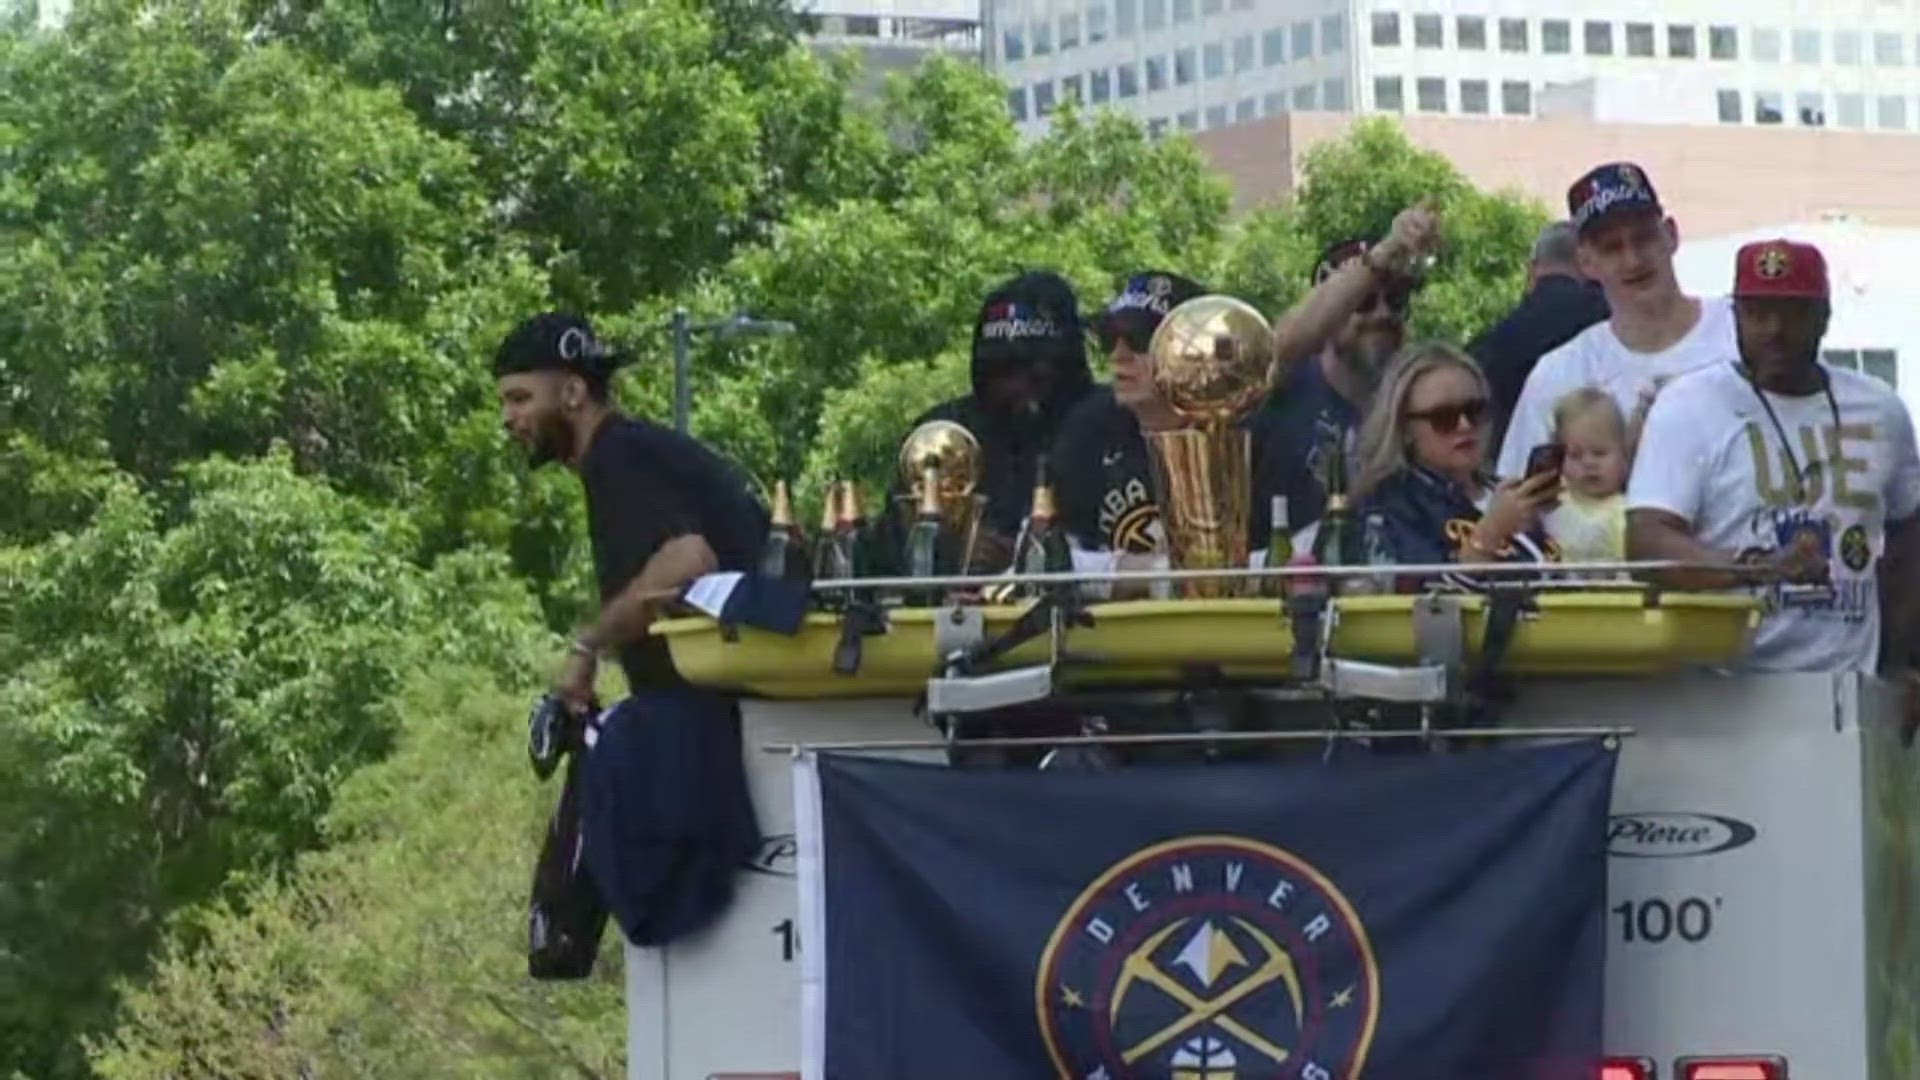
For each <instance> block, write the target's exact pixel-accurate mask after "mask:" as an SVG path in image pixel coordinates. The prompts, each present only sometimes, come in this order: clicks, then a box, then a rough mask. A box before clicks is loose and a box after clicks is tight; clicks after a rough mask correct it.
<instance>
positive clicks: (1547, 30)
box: [1540, 19, 1573, 55]
mask: <svg viewBox="0 0 1920 1080" xmlns="http://www.w3.org/2000/svg"><path fill="white" fill-rule="evenodd" d="M1540 51H1541V52H1546V53H1553V54H1555V55H1565V54H1567V53H1570V52H1572V51H1573V25H1572V24H1571V23H1569V22H1567V20H1565V19H1541V20H1540Z"/></svg>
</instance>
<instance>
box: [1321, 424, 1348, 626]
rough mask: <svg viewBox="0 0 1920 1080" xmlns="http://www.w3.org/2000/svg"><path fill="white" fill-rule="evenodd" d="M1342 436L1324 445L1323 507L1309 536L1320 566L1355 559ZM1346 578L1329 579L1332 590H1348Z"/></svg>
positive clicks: (1343, 563)
mask: <svg viewBox="0 0 1920 1080" xmlns="http://www.w3.org/2000/svg"><path fill="white" fill-rule="evenodd" d="M1345 444H1346V439H1345V438H1344V437H1338V436H1337V437H1335V439H1334V441H1333V443H1332V444H1331V445H1330V446H1329V447H1328V448H1327V510H1326V513H1324V514H1322V515H1321V516H1320V528H1319V530H1318V531H1317V532H1315V534H1314V537H1313V561H1314V562H1316V563H1318V564H1320V565H1321V566H1351V565H1352V564H1353V563H1355V562H1356V561H1358V560H1357V559H1356V558H1355V555H1356V552H1355V550H1354V549H1355V547H1356V546H1357V545H1356V544H1355V543H1354V540H1355V537H1354V535H1353V533H1354V528H1353V507H1352V506H1351V504H1349V503H1348V501H1347V452H1346V445H1345ZM1348 583H1349V582H1348V579H1347V578H1344V577H1341V578H1335V579H1333V586H1334V589H1333V591H1334V592H1336V593H1340V592H1347V591H1350V590H1348V589H1347V588H1346V586H1347V585H1348Z"/></svg>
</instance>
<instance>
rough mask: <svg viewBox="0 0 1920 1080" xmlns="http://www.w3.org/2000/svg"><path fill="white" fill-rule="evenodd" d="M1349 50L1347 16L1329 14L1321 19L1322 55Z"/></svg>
mask: <svg viewBox="0 0 1920 1080" xmlns="http://www.w3.org/2000/svg"><path fill="white" fill-rule="evenodd" d="M1346 51H1347V17H1346V16H1345V15H1328V16H1327V17H1325V18H1323V19H1321V20H1320V55H1321V56H1332V55H1334V54H1335V53H1343V52H1346Z"/></svg>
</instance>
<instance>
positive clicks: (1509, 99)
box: [1500, 82, 1533, 116]
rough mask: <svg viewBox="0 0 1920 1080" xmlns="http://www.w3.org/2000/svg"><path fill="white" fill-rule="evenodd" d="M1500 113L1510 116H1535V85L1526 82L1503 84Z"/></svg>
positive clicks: (1501, 87)
mask: <svg viewBox="0 0 1920 1080" xmlns="http://www.w3.org/2000/svg"><path fill="white" fill-rule="evenodd" d="M1500 111H1501V112H1503V113H1506V114H1507V115H1508V116H1531V115H1533V84H1532V83H1524V82H1503V83H1501V84H1500Z"/></svg>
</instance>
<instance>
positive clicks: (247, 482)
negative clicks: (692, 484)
mask: <svg viewBox="0 0 1920 1080" xmlns="http://www.w3.org/2000/svg"><path fill="white" fill-rule="evenodd" d="M175 497H176V498H178V499H179V500H180V501H181V503H182V507H183V508H182V510H181V512H180V515H179V523H178V524H177V525H174V526H172V527H170V528H167V527H163V526H162V525H161V519H162V515H161V513H160V508H159V505H158V502H159V500H157V499H155V498H152V497H148V496H143V495H142V494H140V493H139V492H138V491H136V490H135V489H134V487H133V485H132V484H131V483H129V482H127V481H124V480H122V481H120V482H119V483H117V484H115V485H114V486H113V487H112V490H111V491H110V492H109V493H108V494H107V495H106V496H105V497H104V499H103V500H102V502H101V504H100V506H99V507H98V509H97V511H96V513H95V515H94V518H93V521H92V522H91V524H90V525H89V526H88V527H87V528H86V529H85V530H84V531H81V532H78V533H75V534H72V535H64V536H61V537H59V538H56V539H54V540H52V541H49V542H47V543H44V544H41V545H39V546H38V547H35V548H33V549H30V550H28V551H27V552H26V553H25V554H24V555H22V556H18V557H16V558H14V559H10V560H8V561H7V562H6V563H5V564H3V565H4V569H5V571H6V573H5V577H4V579H0V610H3V611H4V612H5V613H6V615H7V628H8V639H7V648H6V653H5V659H6V661H7V669H8V674H7V676H6V677H5V678H4V680H0V716H4V717H6V718H7V720H6V723H5V724H4V725H0V813H4V814H5V817H6V820H7V821H8V822H9V823H10V827H9V829H8V831H7V833H6V834H5V835H4V836H3V837H0V940H5V941H7V942H9V943H10V944H9V947H8V950H7V951H5V952H0V1001H4V1002H6V1003H7V1008H6V1009H5V1010H4V1012H0V1015H4V1016H5V1017H6V1020H5V1022H4V1030H0V1046H5V1047H7V1048H8V1050H9V1053H10V1054H20V1053H24V1054H25V1055H26V1056H25V1057H24V1058H16V1059H14V1060H15V1063H25V1064H29V1065H31V1064H33V1063H35V1062H36V1061H37V1062H38V1063H39V1067H40V1068H41V1069H44V1070H46V1071H47V1072H48V1073H49V1074H52V1073H53V1072H55V1071H56V1070H57V1068H59V1067H60V1065H61V1056H62V1055H70V1054H71V1053H72V1048H71V1047H70V1046H69V1047H66V1048H64V1049H63V1048H61V1047H60V1046H58V1045H57V1044H56V1043H55V1042H54V1041H53V1040H56V1039H58V1037H59V1036H60V1035H61V1034H62V1033H63V1032H64V1031H66V1030H67V1029H68V1028H69V1027H70V1026H77V1025H78V1024H80V1023H82V1022H84V1021H85V1020H87V1019H89V1018H92V1017H98V1016H101V1015H103V1014H104V1011H105V1010H106V1009H107V1008H108V1007H109V1005H110V1003H111V1001H110V998H109V997H108V996H107V995H106V990H107V986H106V979H107V977H108V976H110V975H112V974H116V973H120V972H125V971H130V970H137V968H138V966H139V960H140V957H141V956H142V955H144V953H145V951H146V949H147V947H148V946H149V944H150V943H151V942H152V940H153V939H154V936H155V935H156V934H157V933H158V932H159V931H160V930H161V929H162V928H163V925H164V923H165V920H166V919H167V917H168V915H169V913H170V912H172V911H173V910H175V909H177V908H178V907H180V906H181V905H183V904H190V903H193V902H195V901H199V900H202V899H205V898H208V897H210V896H213V895H216V894H217V893H218V892H219V891H220V889H221V887H222V885H223V883H224V882H225V880H226V878H227V875H228V874H229V873H230V872H232V871H234V870H236V869H244V868H248V867H270V866H273V865H276V864H278V863H280V862H282V861H284V860H285V859H287V858H288V857H290V856H291V855H293V854H294V853H295V852H297V851H299V850H300V849H302V848H304V847H306V846H308V845H310V844H311V843H312V842H313V841H314V840H315V839H317V833H316V831H315V827H316V823H317V821H318V819H319V816H320V814H321V813H322V812H323V811H324V810H325V809H326V807H327V805H328V802H329V799H330V796H331V793H332V791H333V789H334V787H335V786H336V785H337V784H338V783H339V782H340V781H341V780H342V779H344V778H345V777H346V776H348V775H350V774H351V773H352V772H353V771H354V770H355V769H356V768H358V767H359V766H360V765H362V764H364V763H366V762H368V761H371V760H375V759H377V758H379V757H380V756H382V755H384V754H385V752H386V751H387V749H388V748H389V747H390V745H391V742H392V739H393V737H394V734H395V732H396V731H397V730H398V725H399V724H400V722H401V721H402V720H403V719H405V717H404V716H403V715H401V714H400V713H398V712H396V711H395V709H394V708H393V706H392V705H391V704H390V703H389V701H388V698H389V696H390V695H391V694H392V693H393V691H394V690H395V689H396V688H397V687H398V686H399V685H400V684H401V683H402V681H403V680H404V678H405V677H406V675H407V674H408V673H409V672H411V671H413V670H415V669H416V668H418V667H419V666H420V665H421V664H424V663H429V662H446V661H449V660H455V659H458V660H461V661H463V662H467V663H472V664H475V665H478V666H481V667H483V668H485V669H487V670H489V671H492V672H494V673H496V677H497V678H500V679H502V680H507V681H509V682H517V683H523V684H524V682H525V681H526V680H527V679H529V678H530V677H532V676H533V674H534V672H533V671H532V670H531V669H530V668H529V666H528V659H529V658H530V657H532V656H533V655H535V652H536V648H537V645H538V643H539V642H540V641H541V640H542V636H541V635H540V632H539V631H538V629H537V626H536V623H535V621H534V619H533V613H532V609H531V604H530V602H529V600H528V598H527V596H526V594H525V592H524V590H523V589H522V588H521V587H520V586H519V585H517V584H516V583H514V582H513V581H512V580H511V578H510V577H509V576H508V575H507V573H506V567H505V565H504V562H503V560H501V559H499V558H498V557H496V556H492V555H482V554H477V553H461V554H454V555H449V556H446V557H444V558H442V559H441V560H439V562H438V563H436V564H435V565H434V566H433V567H431V568H427V569H423V568H421V567H420V566H418V565H416V564H414V563H413V562H411V561H409V559H408V558H407V552H409V551H410V550H411V549H412V547H413V546H414V544H413V538H412V535H411V534H412V526H411V524H410V523H409V522H408V520H407V519H406V518H405V517H404V516H403V515H400V514H397V513H395V512H393V511H390V510H382V509H377V508H374V507H371V506H368V505H365V504H363V503H360V502H358V501H356V500H352V499H348V498H345V497H343V496H340V495H338V494H336V493H334V492H333V491H331V490H329V489H328V488H327V487H326V486H324V485H322V484H319V483H316V482H314V481H311V480H303V479H301V478H299V477H297V476H296V475H295V474H294V472H293V470H292V467H291V462H290V460H289V459H288V456H287V455H286V454H284V453H277V454H274V455H271V456H268V457H265V458H260V459H255V460H253V461H248V462H235V461H225V460H219V459H210V460H208V461H205V462H202V463H200V464H196V465H194V466H192V467H191V468H189V469H187V470H186V471H185V473H184V474H183V477H182V483H181V485H180V490H179V491H178V492H177V493H175Z"/></svg>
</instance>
